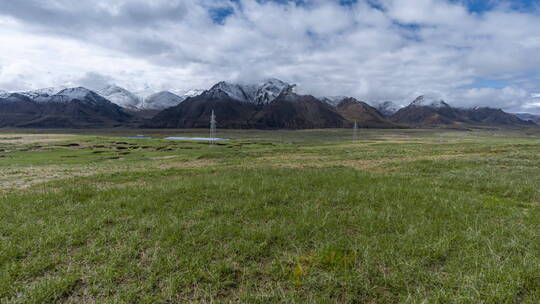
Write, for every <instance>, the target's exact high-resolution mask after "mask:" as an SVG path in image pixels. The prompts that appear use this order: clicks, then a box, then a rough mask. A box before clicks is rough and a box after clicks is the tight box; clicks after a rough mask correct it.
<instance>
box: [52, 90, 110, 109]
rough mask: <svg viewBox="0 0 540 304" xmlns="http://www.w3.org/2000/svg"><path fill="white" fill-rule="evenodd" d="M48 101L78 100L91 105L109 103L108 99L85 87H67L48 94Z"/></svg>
mask: <svg viewBox="0 0 540 304" xmlns="http://www.w3.org/2000/svg"><path fill="white" fill-rule="evenodd" d="M48 101H51V102H66V103H67V102H72V101H80V102H83V103H86V104H91V105H100V104H104V103H107V104H110V101H108V100H107V99H105V98H103V97H102V96H100V95H98V94H97V93H95V92H93V91H90V90H89V89H87V88H83V87H77V88H67V89H64V90H62V91H60V92H58V93H57V94H54V95H52V96H50V98H49V99H48Z"/></svg>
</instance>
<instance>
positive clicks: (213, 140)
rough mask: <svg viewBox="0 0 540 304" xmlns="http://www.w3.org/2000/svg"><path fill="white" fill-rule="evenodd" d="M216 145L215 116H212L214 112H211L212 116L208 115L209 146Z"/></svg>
mask: <svg viewBox="0 0 540 304" xmlns="http://www.w3.org/2000/svg"><path fill="white" fill-rule="evenodd" d="M215 143H216V115H214V110H212V115H210V145H214V144H215Z"/></svg>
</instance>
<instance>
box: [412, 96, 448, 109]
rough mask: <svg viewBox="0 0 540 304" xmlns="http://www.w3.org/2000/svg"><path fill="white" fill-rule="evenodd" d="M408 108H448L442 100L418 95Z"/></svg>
mask: <svg viewBox="0 0 540 304" xmlns="http://www.w3.org/2000/svg"><path fill="white" fill-rule="evenodd" d="M410 106H414V107H432V108H448V107H450V106H449V105H448V104H447V103H446V102H444V100H442V99H440V98H437V97H434V96H429V95H420V96H418V97H417V98H416V99H415V100H414V101H413V102H411V104H410Z"/></svg>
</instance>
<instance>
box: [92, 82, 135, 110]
mask: <svg viewBox="0 0 540 304" xmlns="http://www.w3.org/2000/svg"><path fill="white" fill-rule="evenodd" d="M97 93H98V94H99V95H101V96H103V97H105V98H106V99H108V100H110V101H111V102H112V103H115V104H116V105H118V106H121V107H122V108H126V109H137V108H139V107H140V105H141V103H142V99H141V98H140V97H139V96H137V95H135V94H133V93H131V92H130V91H128V90H126V89H124V88H121V87H119V86H116V85H109V86H106V87H104V88H103V89H100V90H98V91H97Z"/></svg>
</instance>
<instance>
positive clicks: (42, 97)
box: [18, 86, 67, 102]
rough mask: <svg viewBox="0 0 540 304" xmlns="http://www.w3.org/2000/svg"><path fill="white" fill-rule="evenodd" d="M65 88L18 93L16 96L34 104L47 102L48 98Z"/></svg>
mask: <svg viewBox="0 0 540 304" xmlns="http://www.w3.org/2000/svg"><path fill="white" fill-rule="evenodd" d="M66 88H67V87H65V86H59V87H49V88H42V89H37V90H32V91H25V92H18V94H21V95H24V96H26V97H28V98H30V99H32V100H33V101H35V102H47V101H48V100H49V97H50V96H52V95H54V94H56V93H58V92H60V91H62V90H64V89H66Z"/></svg>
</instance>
